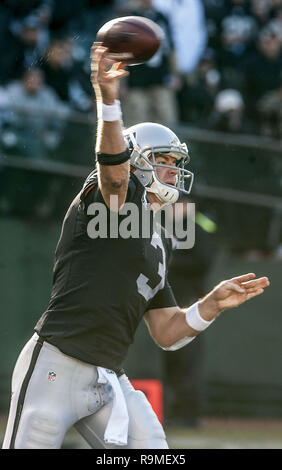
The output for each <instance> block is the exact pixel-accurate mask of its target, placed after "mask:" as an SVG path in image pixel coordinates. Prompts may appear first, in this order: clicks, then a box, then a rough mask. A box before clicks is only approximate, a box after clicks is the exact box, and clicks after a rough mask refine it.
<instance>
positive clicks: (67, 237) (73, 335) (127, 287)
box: [35, 172, 176, 372]
mask: <svg viewBox="0 0 282 470" xmlns="http://www.w3.org/2000/svg"><path fill="white" fill-rule="evenodd" d="M144 193H145V189H144V186H143V185H142V184H141V183H140V182H139V180H138V179H137V178H136V177H135V175H134V174H131V175H130V181H129V187H128V192H127V199H126V201H127V202H131V203H134V204H135V205H136V206H137V207H138V209H139V210H140V214H141V210H142V207H144V204H145V202H144ZM93 202H95V203H96V202H99V203H101V204H102V205H103V207H105V208H106V214H107V216H106V217H107V220H109V217H110V211H109V209H108V208H107V206H106V204H105V203H104V200H103V198H102V195H101V192H100V190H99V188H98V181H97V176H96V173H95V172H92V173H91V174H90V175H89V177H88V178H87V180H86V182H85V184H84V186H83V188H82V190H81V192H80V193H79V194H78V195H77V196H76V198H75V199H74V200H73V202H72V203H71V205H70V207H69V209H68V211H67V213H66V216H65V219H64V222H63V226H62V232H61V236H60V239H59V242H58V245H57V248H56V253H55V265H54V272H53V287H52V292H51V298H50V302H49V305H48V307H47V309H46V311H45V312H44V314H43V315H42V317H41V318H40V320H39V321H38V323H37V324H36V326H35V331H36V332H37V333H38V334H39V335H40V336H42V337H43V338H45V339H46V341H48V342H50V343H51V344H53V345H55V346H57V347H58V348H59V349H60V350H61V351H62V352H63V353H65V354H68V355H70V356H72V357H75V358H77V359H80V360H82V361H85V362H88V363H91V364H94V365H96V366H102V367H106V368H108V369H112V370H115V371H117V372H118V371H119V369H120V368H121V366H122V363H123V361H124V359H125V356H126V353H127V350H128V348H129V346H130V344H131V343H132V342H133V339H134V334H135V331H136V329H137V327H138V324H139V322H140V321H141V319H142V317H143V315H144V313H145V312H146V311H147V310H148V309H152V308H162V307H171V306H174V305H176V301H175V298H174V296H173V293H172V291H171V288H170V286H169V284H168V282H167V270H166V260H167V259H168V257H169V256H170V251H171V240H170V239H169V238H168V237H166V236H165V234H164V232H161V234H160V236H156V233H155V232H154V231H153V228H152V229H151V228H150V230H149V233H147V235H148V236H146V237H142V236H139V237H136V238H134V237H131V238H127V239H126V238H123V237H121V236H118V237H117V238H112V237H110V236H106V237H98V238H92V237H91V236H89V231H88V228H89V223H90V221H91V220H92V219H93V215H89V207H90V204H91V203H93ZM150 212H151V214H150V216H151V217H153V213H152V211H150ZM140 223H142V221H141V219H140ZM150 225H151V224H150ZM152 227H153V225H152ZM159 233H160V232H159ZM153 234H154V236H153ZM107 235H109V233H107Z"/></svg>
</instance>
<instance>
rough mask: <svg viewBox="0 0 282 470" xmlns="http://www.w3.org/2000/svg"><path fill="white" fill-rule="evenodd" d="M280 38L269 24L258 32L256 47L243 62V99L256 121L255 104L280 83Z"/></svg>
mask: <svg viewBox="0 0 282 470" xmlns="http://www.w3.org/2000/svg"><path fill="white" fill-rule="evenodd" d="M281 50H282V49H281V40H280V37H279V34H278V33H277V30H276V28H273V27H272V26H271V25H268V26H266V27H265V28H263V29H262V30H261V31H260V33H259V38H258V42H257V49H256V51H255V53H254V54H253V56H252V57H251V58H250V59H249V60H248V62H246V64H245V73H246V76H245V84H244V99H245V103H246V107H247V114H248V116H249V117H250V119H252V120H253V121H254V122H256V123H257V120H258V116H257V104H258V101H259V100H260V99H261V98H262V97H263V95H265V93H267V92H269V91H272V90H276V89H278V88H279V87H280V84H281V74H282V54H281Z"/></svg>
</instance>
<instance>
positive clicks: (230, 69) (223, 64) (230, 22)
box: [217, 15, 256, 90]
mask: <svg viewBox="0 0 282 470" xmlns="http://www.w3.org/2000/svg"><path fill="white" fill-rule="evenodd" d="M221 27H222V34H221V43H220V47H219V48H218V49H217V64H218V68H219V70H220V72H221V76H222V87H223V88H236V89H238V90H241V89H242V86H243V84H244V67H243V66H242V65H243V63H244V61H246V60H248V58H249V56H250V54H251V51H252V41H253V39H254V37H255V34H256V24H255V22H254V19H253V18H251V17H250V16H239V15H231V16H227V17H226V18H224V19H223V21H222V24H221Z"/></svg>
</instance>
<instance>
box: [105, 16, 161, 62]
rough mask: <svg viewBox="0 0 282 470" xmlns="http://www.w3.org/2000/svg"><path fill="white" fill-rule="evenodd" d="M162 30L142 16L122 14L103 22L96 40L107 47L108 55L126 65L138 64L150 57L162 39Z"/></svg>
mask: <svg viewBox="0 0 282 470" xmlns="http://www.w3.org/2000/svg"><path fill="white" fill-rule="evenodd" d="M163 37H164V33H163V30H162V29H161V28H160V27H159V26H158V25H157V24H156V23H154V21H152V20H149V19H148V18H143V17H142V16H124V17H121V18H115V19H113V20H111V21H108V22H107V23H105V24H104V25H103V26H102V27H101V28H100V29H99V31H98V33H97V36H96V40H97V41H99V42H102V46H104V47H107V48H108V53H109V54H108V57H109V58H110V59H112V60H115V61H117V62H123V63H124V64H126V65H138V64H142V63H144V62H146V61H147V60H149V59H151V57H153V55H154V54H155V53H156V52H157V50H158V49H159V47H160V45H161V42H162V40H163Z"/></svg>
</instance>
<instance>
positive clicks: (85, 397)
mask: <svg viewBox="0 0 282 470" xmlns="http://www.w3.org/2000/svg"><path fill="white" fill-rule="evenodd" d="M97 379H98V374H97V368H96V367H95V366H93V365H91V364H87V363H84V362H81V361H79V360H77V359H74V358H72V357H70V356H67V355H65V354H63V353H62V352H61V351H60V350H59V349H58V348H56V347H55V346H53V345H51V344H49V343H47V342H44V343H43V344H42V343H40V342H38V336H37V335H36V334H35V335H33V336H32V338H31V339H30V340H29V341H28V343H27V344H26V345H25V347H24V348H23V350H22V352H21V354H20V356H19V358H18V360H17V363H16V366H15V369H14V373H13V378H12V398H11V406H10V413H9V418H8V423H7V428H6V434H5V437H4V442H3V449H59V448H61V446H62V443H63V440H64V437H65V434H66V432H67V431H68V430H69V429H70V428H71V427H72V426H74V425H75V427H76V429H77V430H78V432H79V433H80V434H81V435H82V436H83V437H84V438H85V439H86V441H87V442H88V444H89V445H90V446H91V447H92V448H94V449H114V448H120V449H167V448H168V446H167V443H166V438H165V434H164V431H163V428H162V426H161V424H160V422H159V420H158V418H157V416H156V415H155V413H154V411H153V409H152V407H151V405H150V403H149V402H148V401H147V399H146V397H145V395H144V394H143V393H142V392H141V391H137V390H135V389H134V388H133V387H132V385H131V384H130V382H129V380H128V378H127V377H126V375H122V376H121V377H119V382H120V385H121V388H122V391H123V393H124V396H125V400H126V404H127V409H128V415H129V430H128V444H127V446H115V445H109V444H106V443H105V442H104V439H103V437H104V431H105V428H106V425H107V422H108V419H109V415H110V412H111V407H112V397H113V394H112V390H111V386H110V385H109V384H98V383H97Z"/></svg>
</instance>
